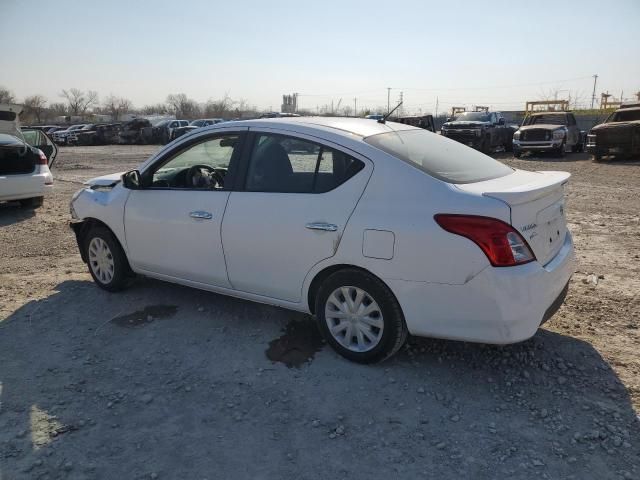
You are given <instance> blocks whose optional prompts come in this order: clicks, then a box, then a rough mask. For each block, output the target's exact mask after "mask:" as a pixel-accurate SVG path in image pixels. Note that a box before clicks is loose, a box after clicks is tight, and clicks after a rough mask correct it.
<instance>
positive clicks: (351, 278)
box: [315, 269, 408, 364]
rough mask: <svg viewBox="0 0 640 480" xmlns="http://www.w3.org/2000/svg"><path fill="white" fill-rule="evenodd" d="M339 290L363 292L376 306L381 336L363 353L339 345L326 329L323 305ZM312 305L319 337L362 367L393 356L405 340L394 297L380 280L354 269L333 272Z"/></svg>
mask: <svg viewBox="0 0 640 480" xmlns="http://www.w3.org/2000/svg"><path fill="white" fill-rule="evenodd" d="M341 287H354V288H358V289H361V290H364V291H365V292H366V293H367V294H368V295H369V296H370V297H371V298H372V299H373V300H374V301H375V302H376V303H377V304H378V306H379V309H380V311H381V314H382V323H383V328H382V334H381V337H380V339H379V341H378V343H377V344H376V345H375V347H373V348H371V349H370V350H367V351H363V352H358V351H353V350H350V349H348V348H346V347H345V346H343V345H341V344H340V343H339V342H338V341H337V340H336V339H335V338H334V336H333V334H332V333H331V332H330V330H329V325H328V323H327V320H326V315H325V306H326V305H327V301H328V299H329V296H330V295H332V294H333V292H334V291H336V290H337V289H339V288H341ZM315 302H316V309H315V312H316V318H317V320H318V326H319V328H320V331H321V332H322V335H323V336H324V338H325V339H326V341H327V343H329V345H331V346H332V347H333V349H334V350H335V351H336V352H338V353H339V354H340V355H342V356H343V357H345V358H346V359H348V360H351V361H353V362H357V363H365V364H366V363H374V362H379V361H382V360H385V359H387V358H389V357H391V356H392V355H394V354H395V353H396V352H397V351H398V350H399V349H400V347H402V345H404V343H405V341H406V339H407V334H408V331H407V326H406V324H405V321H404V315H403V314H402V309H401V308H400V304H399V303H398V301H397V300H396V297H395V296H394V295H393V293H392V292H391V290H389V288H388V287H387V286H386V285H385V284H384V283H383V282H382V281H381V280H379V279H378V278H376V277H374V276H373V275H371V274H369V273H366V272H364V271H361V270H356V269H345V270H340V271H338V272H336V273H333V274H332V275H330V276H329V277H328V278H327V279H325V281H324V282H323V283H322V285H321V286H320V289H319V291H318V294H317V296H316V300H315ZM354 337H355V334H354Z"/></svg>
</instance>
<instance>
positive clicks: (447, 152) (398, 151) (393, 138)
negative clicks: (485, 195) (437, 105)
mask: <svg viewBox="0 0 640 480" xmlns="http://www.w3.org/2000/svg"><path fill="white" fill-rule="evenodd" d="M364 141H365V142H366V143H368V144H369V145H372V146H374V147H376V148H379V149H380V150H382V151H384V152H387V153H389V154H391V155H393V156H394V157H397V158H399V159H400V160H403V161H405V162H407V163H409V164H411V165H413V166H414V167H416V168H419V169H420V170H422V171H423V172H425V173H428V174H429V175H431V176H432V177H434V178H437V179H439V180H443V181H445V182H448V183H474V182H482V181H484V180H490V179H492V178H498V177H504V176H505V175H509V174H510V173H512V172H513V170H512V169H511V168H509V167H507V166H506V165H504V164H502V163H500V162H498V161H497V160H494V159H493V158H491V157H489V156H487V155H484V154H483V153H480V152H478V151H477V150H474V149H472V148H469V147H467V146H465V145H463V144H461V143H458V142H456V141H454V140H450V139H448V138H444V137H442V136H440V135H436V134H435V133H431V132H428V131H426V130H400V131H396V132H388V133H381V134H378V135H372V136H370V137H366V138H365V139H364Z"/></svg>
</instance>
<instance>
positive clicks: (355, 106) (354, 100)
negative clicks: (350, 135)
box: [353, 98, 358, 117]
mask: <svg viewBox="0 0 640 480" xmlns="http://www.w3.org/2000/svg"><path fill="white" fill-rule="evenodd" d="M353 116H354V117H357V116H358V99H357V98H354V99H353Z"/></svg>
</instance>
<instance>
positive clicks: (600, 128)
mask: <svg viewBox="0 0 640 480" xmlns="http://www.w3.org/2000/svg"><path fill="white" fill-rule="evenodd" d="M587 152H589V153H590V154H591V155H593V159H594V160H596V161H600V160H602V157H604V156H615V157H627V158H631V157H636V156H637V157H640V103H637V104H632V105H623V106H622V107H620V108H619V109H618V110H616V111H615V112H613V113H612V114H611V115H609V117H608V118H607V119H606V120H605V121H604V123H601V124H600V125H596V126H595V127H593V128H592V129H591V131H590V132H589V133H588V134H587Z"/></svg>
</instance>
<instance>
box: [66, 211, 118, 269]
mask: <svg viewBox="0 0 640 480" xmlns="http://www.w3.org/2000/svg"><path fill="white" fill-rule="evenodd" d="M95 227H102V228H105V229H107V230H108V231H109V232H110V233H111V235H113V238H115V239H116V241H117V242H118V244H119V245H120V248H121V249H122V251H123V252H124V256H125V258H127V253H126V250H125V249H124V245H123V244H122V241H121V240H120V239H119V238H118V235H116V233H115V232H114V231H113V229H112V228H111V227H110V226H109V225H107V224H106V223H104V222H103V221H102V220H98V219H97V218H93V217H87V218H85V219H83V220H81V221H78V222H73V223H71V229H72V230H73V232H74V233H75V235H76V241H77V242H78V249H79V250H80V257H81V258H82V261H83V262H84V263H87V262H88V261H89V260H88V259H87V254H86V252H85V251H84V248H83V245H84V240H85V237H86V235H87V233H89V231H91V229H92V228H95ZM128 262H129V259H128V258H127V263H128Z"/></svg>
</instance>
